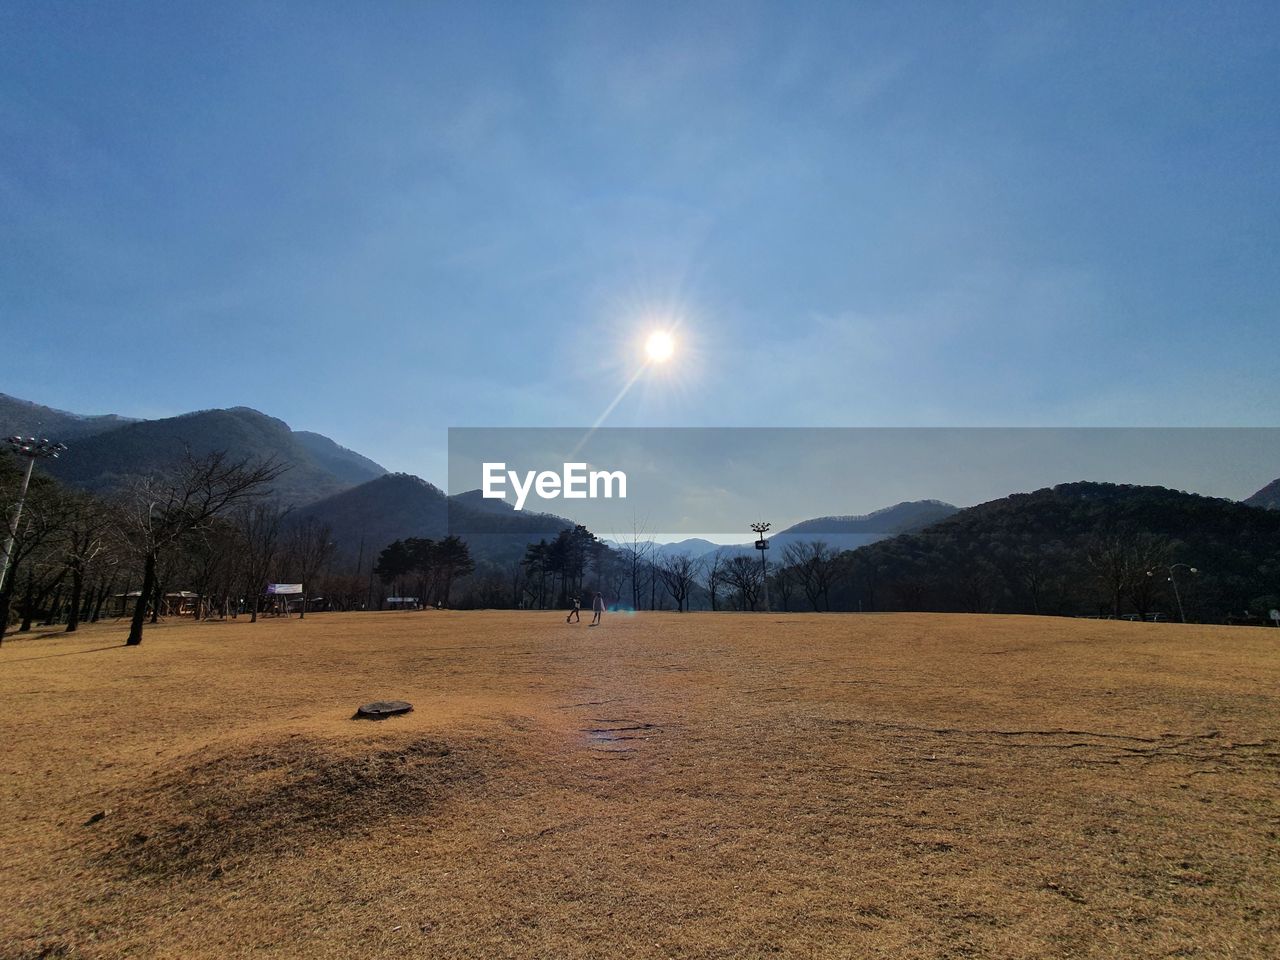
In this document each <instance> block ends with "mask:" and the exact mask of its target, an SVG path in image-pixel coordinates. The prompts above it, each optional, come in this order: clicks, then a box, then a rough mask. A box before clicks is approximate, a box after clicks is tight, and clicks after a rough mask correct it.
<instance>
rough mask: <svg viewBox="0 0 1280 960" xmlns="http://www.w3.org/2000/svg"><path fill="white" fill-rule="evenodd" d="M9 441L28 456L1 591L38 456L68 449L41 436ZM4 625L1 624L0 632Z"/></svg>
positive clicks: (0, 571)
mask: <svg viewBox="0 0 1280 960" xmlns="http://www.w3.org/2000/svg"><path fill="white" fill-rule="evenodd" d="M4 442H5V443H7V444H8V445H9V446H10V447H11V448H12V449H13V452H14V453H16V454H17V455H18V456H20V457H26V458H27V469H26V470H25V471H24V472H23V474H22V488H21V489H20V490H19V492H18V502H17V504H15V505H14V508H13V513H12V514H11V515H10V517H9V537H8V539H6V540H5V542H4V554H3V557H0V591H3V590H4V581H5V578H6V577H7V576H8V573H9V560H10V558H11V557H12V556H13V544H14V542H15V541H16V540H17V539H18V522H19V521H20V520H21V519H22V508H23V506H24V505H25V504H26V502H27V488H28V487H29V486H31V471H32V470H34V469H35V465H36V458H37V457H51V458H56V457H57V456H58V454H60V453H61V452H62V451H63V450H65V449H67V447H66V445H65V444H61V443H54V442H53V441H52V440H48V439H45V438H43V437H41V438H40V439H38V440H37V439H36V438H35V437H5V441H4ZM2 627H3V625H2V624H0V633H2V632H3V630H2Z"/></svg>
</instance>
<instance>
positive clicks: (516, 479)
mask: <svg viewBox="0 0 1280 960" xmlns="http://www.w3.org/2000/svg"><path fill="white" fill-rule="evenodd" d="M483 472H484V480H483V483H482V484H481V492H482V494H483V495H484V497H485V498H486V499H488V500H505V499H506V496H507V491H506V487H507V483H508V482H509V483H510V484H511V489H512V491H514V492H515V495H516V503H515V508H516V509H517V510H523V509H524V502H525V500H526V499H527V498H528V496H529V492H530V491H533V492H535V493H537V495H538V496H539V497H541V498H542V499H544V500H554V499H555V498H556V497H563V498H564V499H566V500H586V499H588V498H590V499H592V500H596V499H599V498H601V497H604V498H606V499H610V498H613V497H617V498H619V499H620V500H625V499H626V497H627V475H626V474H625V473H623V472H622V471H621V470H588V469H587V465H586V464H585V463H566V464H564V470H563V471H562V472H560V473H556V472H555V471H554V470H543V471H541V472H539V471H536V470H527V471H525V473H524V475H523V476H521V474H520V473H518V472H517V471H515V470H508V469H507V465H506V464H505V463H486V464H483ZM522 481H523V482H522ZM615 490H616V492H615Z"/></svg>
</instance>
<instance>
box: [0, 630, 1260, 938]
mask: <svg viewBox="0 0 1280 960" xmlns="http://www.w3.org/2000/svg"><path fill="white" fill-rule="evenodd" d="M123 635H124V629H123V628H122V627H121V626H110V625H100V626H96V627H93V628H88V629H85V630H84V631H83V632H81V633H80V634H78V635H75V636H73V637H72V638H70V639H68V638H66V637H63V636H61V635H58V636H48V637H43V638H35V639H21V640H17V641H14V640H13V639H11V638H10V639H7V640H6V642H5V644H4V648H3V649H2V650H0V702H2V703H3V704H4V708H5V710H4V712H5V730H4V735H3V736H4V748H3V751H2V753H0V881H2V884H3V908H2V909H0V956H3V957H6V958H9V957H46V956H48V957H116V956H138V957H142V956H166V957H179V956H180V957H234V956H246V955H249V954H250V953H252V954H253V955H255V956H279V957H307V958H322V957H335V958H337V957H341V958H349V957H355V956H359V957H368V958H377V957H400V956H411V957H517V956H521V957H523V956H530V957H726V958H727V957H757V956H800V957H866V956H876V955H883V956H892V957H905V958H913V957H966V956H998V957H1045V956H1091V957H1166V956H1198V957H1225V956H1234V957H1262V956H1268V955H1270V956H1274V955H1275V950H1276V947H1277V944H1280V631H1275V632H1271V631H1267V630H1261V629H1248V628H1235V629H1233V628H1226V627H1196V626H1186V627H1184V626H1180V625H1158V626H1157V625H1148V624H1126V623H1110V622H1101V621H1073V620H1055V619H1032V618H1024V617H978V616H940V615H905V614H900V615H884V616H880V615H863V616H858V615H826V616H809V615H763V614H762V615H753V616H748V615H732V614H721V615H715V614H692V615H684V616H679V615H675V614H642V615H639V616H631V617H628V616H623V615H617V614H611V615H609V616H608V617H607V618H606V621H605V625H604V626H603V628H600V629H591V628H588V627H587V626H586V624H585V623H584V624H583V625H581V626H567V625H565V623H564V621H563V618H562V617H561V616H560V615H557V614H555V613H549V614H539V613H524V614H512V613H452V612H444V613H442V612H434V611H428V612H419V613H387V614H352V615H346V614H324V615H313V616H312V617H309V618H308V619H307V620H306V621H304V622H299V621H298V620H296V619H295V620H288V621H265V622H262V623H259V624H256V625H250V624H248V623H247V622H244V621H241V622H238V623H228V624H202V625H191V624H176V623H174V624H165V625H161V626H159V627H158V628H154V629H152V630H150V631H149V633H148V635H147V637H146V640H145V642H144V643H143V645H142V646H141V647H139V648H133V649H127V648H124V647H122V646H118V645H117V644H118V643H119V641H120V640H122V639H123ZM380 698H403V699H407V700H410V701H412V702H413V703H414V704H415V705H416V710H415V712H413V713H412V714H409V715H407V716H404V717H398V718H395V719H391V720H387V721H385V722H381V723H370V722H362V721H355V720H352V719H350V717H351V715H352V713H353V711H354V710H355V708H356V706H357V705H358V704H360V703H361V702H364V701H368V700H372V699H380ZM102 812H105V816H101V817H95V815H96V814H99V813H102ZM91 819H93V820H94V822H92V823H90V822H89V821H90V820H91Z"/></svg>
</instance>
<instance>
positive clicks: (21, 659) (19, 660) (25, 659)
mask: <svg viewBox="0 0 1280 960" xmlns="http://www.w3.org/2000/svg"><path fill="white" fill-rule="evenodd" d="M125 646H128V644H126V643H125V642H124V641H123V640H121V641H120V642H119V643H115V644H112V645H111V646H109V647H93V648H92V649H90V650H68V651H67V652H66V653H46V654H45V655H44V656H41V657H15V658H14V659H12V660H8V659H6V660H5V661H4V662H5V663H27V662H29V661H31V660H50V659H52V658H54V657H74V656H78V655H79V654H82V653H101V652H102V651H103V650H119V649H120V648H121V647H125Z"/></svg>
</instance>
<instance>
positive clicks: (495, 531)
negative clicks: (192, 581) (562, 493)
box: [290, 473, 573, 572]
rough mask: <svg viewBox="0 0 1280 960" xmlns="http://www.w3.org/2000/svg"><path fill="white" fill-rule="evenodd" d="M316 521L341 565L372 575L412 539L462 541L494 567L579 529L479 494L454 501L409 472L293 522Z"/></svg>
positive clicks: (312, 507)
mask: <svg viewBox="0 0 1280 960" xmlns="http://www.w3.org/2000/svg"><path fill="white" fill-rule="evenodd" d="M308 520H314V521H315V522H317V523H326V524H328V525H329V528H330V530H331V531H332V534H333V539H334V541H335V542H336V543H337V545H338V547H337V551H338V556H337V558H336V559H337V560H338V561H340V562H343V563H355V562H357V561H360V560H361V558H363V563H362V567H363V569H364V570H365V571H366V572H367V571H368V570H369V569H370V564H371V563H372V560H373V559H376V557H377V555H378V553H379V551H381V550H382V548H383V547H385V546H387V544H389V543H391V542H392V541H395V540H403V539H405V538H406V537H426V538H430V539H433V540H438V539H441V538H443V537H445V536H447V535H449V534H450V533H456V534H459V535H460V536H462V538H463V539H464V540H466V541H467V543H468V545H469V546H470V547H471V552H472V555H473V556H474V557H476V559H479V560H486V561H489V562H493V563H501V562H506V561H511V560H515V559H518V558H519V557H522V556H523V555H524V552H525V548H526V547H527V546H528V544H529V543H532V542H536V541H537V540H539V539H543V538H545V539H547V540H552V539H554V538H555V536H556V534H558V533H559V532H560V531H561V530H563V529H565V528H566V527H571V526H573V524H572V522H571V521H569V520H566V519H564V518H563V517H556V516H553V515H551V514H546V513H526V512H524V511H516V510H515V509H513V508H512V507H511V506H510V505H509V504H505V503H502V502H499V501H494V500H484V499H482V498H481V497H480V492H479V491H478V490H474V491H468V492H466V493H461V494H458V495H456V496H453V497H449V496H447V495H446V494H445V492H444V491H443V490H441V489H440V488H439V487H437V486H436V485H435V484H434V483H429V482H428V481H426V480H423V479H422V478H421V477H416V476H414V475H413V474H409V473H387V474H383V475H382V476H380V477H376V478H375V479H373V480H369V481H367V482H365V483H362V484H360V485H359V486H356V487H352V488H350V489H348V490H343V491H341V492H340V493H336V494H334V495H332V496H329V497H325V498H324V499H322V500H318V501H315V502H313V503H310V504H308V505H306V506H304V507H302V508H301V509H300V510H298V511H297V512H296V513H295V514H294V515H293V517H292V518H291V520H290V522H292V523H303V522H306V521H308Z"/></svg>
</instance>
